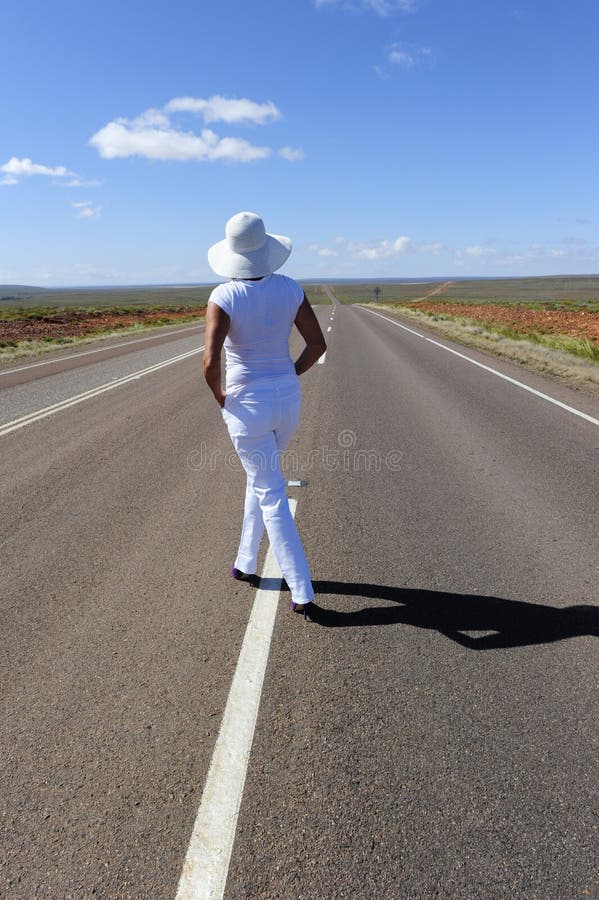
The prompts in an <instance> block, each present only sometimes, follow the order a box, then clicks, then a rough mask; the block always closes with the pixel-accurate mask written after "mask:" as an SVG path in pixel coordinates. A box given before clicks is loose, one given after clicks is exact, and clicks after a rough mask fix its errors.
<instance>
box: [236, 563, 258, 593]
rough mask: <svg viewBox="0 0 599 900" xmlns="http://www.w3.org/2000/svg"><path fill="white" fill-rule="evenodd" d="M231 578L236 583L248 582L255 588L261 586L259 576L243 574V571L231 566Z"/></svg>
mask: <svg viewBox="0 0 599 900" xmlns="http://www.w3.org/2000/svg"><path fill="white" fill-rule="evenodd" d="M231 577H232V578H234V579H235V581H247V583H248V584H249V585H250V586H251V587H255V588H257V587H258V585H259V584H260V578H259V576H258V575H248V574H247V572H242V571H241V569H236V568H235V566H231Z"/></svg>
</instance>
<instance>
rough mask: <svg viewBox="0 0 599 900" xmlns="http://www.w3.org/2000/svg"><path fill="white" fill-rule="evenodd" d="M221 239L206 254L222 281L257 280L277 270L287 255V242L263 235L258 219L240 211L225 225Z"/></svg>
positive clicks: (285, 239)
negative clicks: (226, 279) (223, 279)
mask: <svg viewBox="0 0 599 900" xmlns="http://www.w3.org/2000/svg"><path fill="white" fill-rule="evenodd" d="M225 235H226V237H225V239H224V241H219V242H218V244H213V246H212V247H211V248H210V250H209V251H208V262H209V263H210V267H211V268H212V269H214V271H215V272H216V274H217V275H223V276H224V277H225V278H260V277H261V276H264V275H270V273H271V272H275V271H276V270H277V269H279V268H280V267H281V266H282V265H283V263H284V262H285V260H286V259H287V257H288V256H289V254H290V253H291V241H290V240H289V238H288V237H283V235H282V234H267V233H266V229H265V228H264V222H263V221H262V219H261V218H260V216H258V215H256V213H252V212H240V213H237V215H235V216H232V217H231V218H230V219H229V221H228V222H227V224H226V226H225Z"/></svg>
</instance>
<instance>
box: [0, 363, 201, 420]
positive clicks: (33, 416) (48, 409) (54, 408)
mask: <svg viewBox="0 0 599 900" xmlns="http://www.w3.org/2000/svg"><path fill="white" fill-rule="evenodd" d="M203 349H204V347H203V346H202V347H198V348H197V349H195V350H188V351H187V352H186V353H181V354H179V356H173V357H171V359H165V360H163V361H162V362H160V363H155V364H154V365H153V366H147V368H145V369H138V371H137V372H132V373H131V374H130V375H124V376H123V377H122V378H117V379H116V380H114V379H113V380H111V381H109V382H107V383H106V384H100V385H98V387H95V388H90V390H89V391H84V392H83V393H82V394H76V395H75V396H73V397H67V398H66V399H65V400H60V401H59V402H58V403H53V404H52V405H51V406H45V407H44V408H43V409H38V410H36V411H35V412H32V413H29V414H28V415H26V416H21V418H20V419H13V420H12V422H5V424H4V425H0V437H2V435H4V434H9V432H11V431H17V429H19V428H24V427H25V425H31V423H32V422H37V421H38V420H39V419H45V418H46V416H51V415H52V414H53V413H56V412H60V410H62V409H68V407H69V406H75V404H76V403H83V401H84V400H91V398H92V397H97V396H99V394H104V393H105V392H106V391H110V390H112V389H113V388H115V387H120V386H121V385H123V384H127V382H128V381H138V380H139V379H140V378H141V377H142V376H143V375H149V374H150V372H156V371H157V370H158V369H162V368H164V366H170V365H172V364H173V363H176V362H181V361H182V360H184V359H189V357H190V356H193V355H194V354H195V353H201V352H202V350H203Z"/></svg>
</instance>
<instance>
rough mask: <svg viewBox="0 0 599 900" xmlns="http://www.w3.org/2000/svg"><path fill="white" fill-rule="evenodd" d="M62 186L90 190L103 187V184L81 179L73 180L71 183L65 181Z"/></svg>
mask: <svg viewBox="0 0 599 900" xmlns="http://www.w3.org/2000/svg"><path fill="white" fill-rule="evenodd" d="M62 186H63V187H68V188H82V187H84V188H90V187H101V186H102V182H101V181H94V180H92V181H83V180H82V179H81V178H72V179H71V181H63V182H62Z"/></svg>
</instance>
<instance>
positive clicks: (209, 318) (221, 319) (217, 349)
mask: <svg viewBox="0 0 599 900" xmlns="http://www.w3.org/2000/svg"><path fill="white" fill-rule="evenodd" d="M230 324H231V319H230V317H229V316H228V314H227V313H226V312H225V311H224V309H221V308H220V306H219V305H218V304H217V303H209V304H208V306H207V308H206V337H205V340H206V346H205V348H204V378H205V379H206V382H207V383H208V387H209V388H210V390H211V391H212V393H213V394H214V399H215V400H216V402H217V403H218V405H219V406H220V407H222V406H224V404H225V396H226V394H225V392H224V391H223V388H222V384H221V374H220V354H221V350H222V348H223V343H224V340H225V338H226V336H227V332H228V330H229V326H230Z"/></svg>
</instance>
